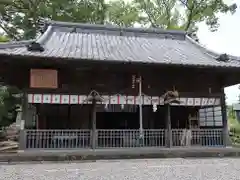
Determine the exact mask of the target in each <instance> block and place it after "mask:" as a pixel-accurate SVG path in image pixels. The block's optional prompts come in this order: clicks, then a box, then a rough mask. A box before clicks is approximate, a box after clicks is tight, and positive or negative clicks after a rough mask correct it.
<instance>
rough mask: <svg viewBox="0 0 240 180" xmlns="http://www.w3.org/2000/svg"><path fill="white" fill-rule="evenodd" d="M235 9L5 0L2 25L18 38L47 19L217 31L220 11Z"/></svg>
mask: <svg viewBox="0 0 240 180" xmlns="http://www.w3.org/2000/svg"><path fill="white" fill-rule="evenodd" d="M235 10H236V4H231V5H227V4H225V3H224V2H223V0H133V1H130V2H128V1H124V0H112V1H109V2H106V1H104V0H1V1H0V28H2V29H3V30H4V31H5V33H6V34H7V35H8V36H9V37H10V38H13V39H15V40H20V39H32V38H35V37H36V35H37V34H38V33H39V30H40V25H41V23H40V22H41V20H43V19H47V20H48V19H51V20H56V21H71V22H82V23H86V22H87V23H95V24H115V25H121V26H126V27H129V26H134V25H135V24H140V25H143V26H148V27H149V26H151V27H161V28H165V29H181V30H186V31H196V30H197V26H196V25H197V23H199V22H202V21H205V22H206V24H207V25H208V26H209V27H210V29H211V30H213V31H215V30H217V28H218V26H219V24H218V18H217V15H218V13H228V12H231V13H234V12H235Z"/></svg>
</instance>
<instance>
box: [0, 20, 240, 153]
mask: <svg viewBox="0 0 240 180" xmlns="http://www.w3.org/2000/svg"><path fill="white" fill-rule="evenodd" d="M42 31H43V33H42V34H41V35H40V36H39V37H38V38H36V39H35V40H30V41H20V42H10V43H1V44H0V59H1V61H0V65H1V70H0V77H1V81H2V82H4V83H5V84H7V85H10V86H16V87H18V88H19V89H20V90H21V91H22V94H23V96H22V99H23V103H22V112H21V115H22V118H21V123H20V125H19V126H20V127H21V130H20V131H21V137H20V149H24V150H27V149H56V148H58V149H61V148H62V149H76V148H89V149H97V148H132V147H135V148H136V147H140V146H141V147H142V146H143V147H154V148H156V147H159V148H165V147H166V148H174V147H180V146H181V147H182V146H189V147H192V146H194V147H196V146H197V147H206V146H207V147H212V146H221V147H226V146H227V144H228V143H229V138H228V127H227V114H226V104H225V94H224V88H225V87H227V86H231V85H235V84H238V83H239V79H240V58H239V57H234V56H231V55H227V54H217V53H214V52H212V51H210V50H208V49H206V48H205V47H203V46H201V45H200V44H199V43H198V42H196V41H195V40H193V39H192V38H191V37H189V36H188V34H187V33H186V32H183V31H171V30H161V29H153V28H123V27H117V26H110V25H92V24H78V23H67V22H55V21H50V22H46V24H45V26H44V28H43V30H42ZM169 94H174V95H173V97H172V99H173V101H169V99H168V98H169V97H170V96H167V95H169ZM170 100H171V98H170Z"/></svg>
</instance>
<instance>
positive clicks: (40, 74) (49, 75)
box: [30, 69, 58, 89]
mask: <svg viewBox="0 0 240 180" xmlns="http://www.w3.org/2000/svg"><path fill="white" fill-rule="evenodd" d="M30 87H31V88H52V89H55V88H58V72H57V70H52V69H31V71H30Z"/></svg>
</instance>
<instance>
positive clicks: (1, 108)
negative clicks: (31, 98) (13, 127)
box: [0, 86, 21, 127]
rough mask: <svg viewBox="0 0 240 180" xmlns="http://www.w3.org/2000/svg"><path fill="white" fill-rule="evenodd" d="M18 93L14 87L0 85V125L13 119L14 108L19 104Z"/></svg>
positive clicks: (14, 116)
mask: <svg viewBox="0 0 240 180" xmlns="http://www.w3.org/2000/svg"><path fill="white" fill-rule="evenodd" d="M19 93H20V91H19V90H18V89H17V88H15V87H8V86H0V127H2V126H8V125H9V124H11V123H12V122H14V121H15V118H16V109H18V108H19V105H20V104H21V98H20V97H19Z"/></svg>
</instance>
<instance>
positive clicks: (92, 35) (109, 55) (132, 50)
mask: <svg viewBox="0 0 240 180" xmlns="http://www.w3.org/2000/svg"><path fill="white" fill-rule="evenodd" d="M30 42H31V41H27V42H17V43H5V44H4V43H3V44H0V55H1V54H2V55H11V56H39V57H59V58H63V60H64V59H66V60H67V59H78V60H81V59H84V60H89V61H91V60H97V61H106V60H107V61H113V62H114V61H115V62H116V61H118V62H139V63H154V64H175V65H193V66H215V67H240V57H233V56H229V57H230V60H229V61H228V62H220V61H218V60H216V59H217V58H218V57H219V54H216V53H213V52H210V51H209V50H207V49H206V48H204V47H202V46H200V45H199V44H198V43H196V42H195V41H194V40H192V39H191V38H190V37H188V36H187V35H186V33H185V32H180V31H164V30H159V29H143V28H121V27H115V26H107V25H90V24H76V23H65V22H49V23H48V28H47V30H46V31H45V33H43V35H41V36H40V37H39V38H37V39H36V42H38V43H40V44H41V45H42V46H43V47H44V49H45V50H44V51H43V52H36V51H34V52H33V51H28V50H27V48H26V45H27V44H28V43H30Z"/></svg>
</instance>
